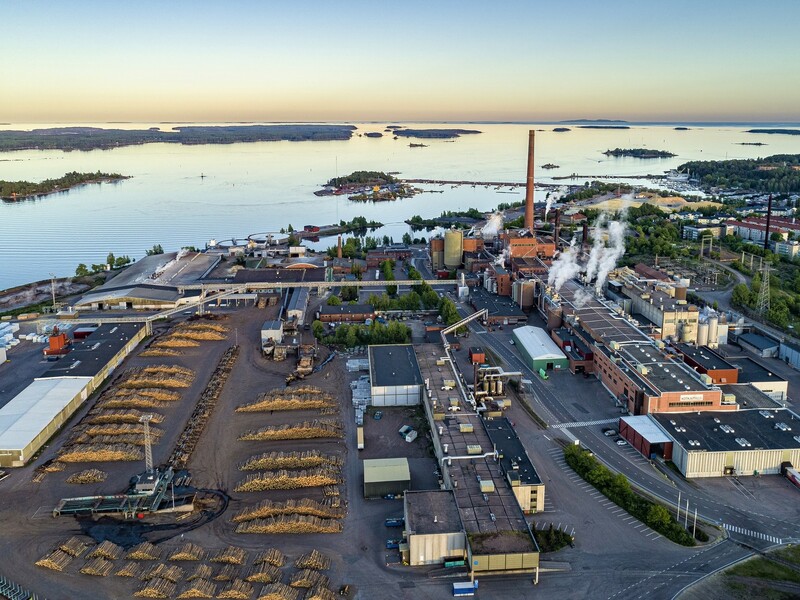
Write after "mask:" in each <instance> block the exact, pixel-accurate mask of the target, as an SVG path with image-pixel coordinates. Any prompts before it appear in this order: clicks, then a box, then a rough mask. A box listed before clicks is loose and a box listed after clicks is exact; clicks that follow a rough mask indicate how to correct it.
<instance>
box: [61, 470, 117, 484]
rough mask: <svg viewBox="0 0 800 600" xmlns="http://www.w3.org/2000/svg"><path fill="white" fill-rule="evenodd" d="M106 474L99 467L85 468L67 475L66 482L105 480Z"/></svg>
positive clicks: (80, 482) (83, 482)
mask: <svg viewBox="0 0 800 600" xmlns="http://www.w3.org/2000/svg"><path fill="white" fill-rule="evenodd" d="M106 477H108V474H107V473H106V472H105V471H101V470H100V469H86V470H85V471H78V472H77V473H73V474H72V475H70V476H69V477H67V483H77V484H86V483H100V482H101V481H105V480H106Z"/></svg>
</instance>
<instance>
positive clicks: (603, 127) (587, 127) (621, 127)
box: [578, 125, 630, 129]
mask: <svg viewBox="0 0 800 600" xmlns="http://www.w3.org/2000/svg"><path fill="white" fill-rule="evenodd" d="M578 127H579V128H581V129H630V126H629V125H578Z"/></svg>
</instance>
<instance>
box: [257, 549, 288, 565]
mask: <svg viewBox="0 0 800 600" xmlns="http://www.w3.org/2000/svg"><path fill="white" fill-rule="evenodd" d="M261 563H267V564H268V565H272V566H273V567H282V566H283V565H285V564H286V556H284V554H283V552H281V551H280V550H278V549H277V548H267V549H266V550H264V551H263V552H259V553H258V554H256V559H255V560H254V561H253V564H254V565H260V564H261Z"/></svg>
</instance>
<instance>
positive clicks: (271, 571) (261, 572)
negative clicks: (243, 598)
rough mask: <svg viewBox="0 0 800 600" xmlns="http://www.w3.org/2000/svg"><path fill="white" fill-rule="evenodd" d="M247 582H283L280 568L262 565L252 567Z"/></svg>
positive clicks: (246, 578)
mask: <svg viewBox="0 0 800 600" xmlns="http://www.w3.org/2000/svg"><path fill="white" fill-rule="evenodd" d="M245 580H246V581H249V582H251V583H275V582H276V581H280V580H281V571H280V569H279V568H278V567H273V566H272V565H268V564H267V563H261V564H260V565H253V566H252V567H250V570H249V571H248V572H247V576H246V577H245Z"/></svg>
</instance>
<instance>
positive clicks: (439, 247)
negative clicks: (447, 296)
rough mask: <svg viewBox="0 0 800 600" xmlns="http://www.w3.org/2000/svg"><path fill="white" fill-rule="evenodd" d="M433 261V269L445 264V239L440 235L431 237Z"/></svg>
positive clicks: (436, 269)
mask: <svg viewBox="0 0 800 600" xmlns="http://www.w3.org/2000/svg"><path fill="white" fill-rule="evenodd" d="M431 263H433V269H434V270H435V271H438V270H439V269H441V268H442V267H443V266H444V239H443V238H440V237H434V238H431Z"/></svg>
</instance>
